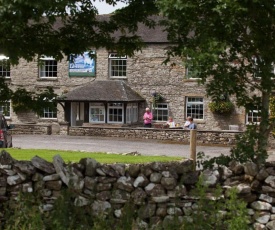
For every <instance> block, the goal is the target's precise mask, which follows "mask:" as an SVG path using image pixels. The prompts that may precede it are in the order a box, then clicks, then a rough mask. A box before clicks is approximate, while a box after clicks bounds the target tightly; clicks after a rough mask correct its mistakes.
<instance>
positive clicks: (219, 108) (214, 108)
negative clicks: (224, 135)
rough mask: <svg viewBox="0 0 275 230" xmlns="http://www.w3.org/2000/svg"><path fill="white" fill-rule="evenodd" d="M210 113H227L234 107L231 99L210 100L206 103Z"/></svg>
mask: <svg viewBox="0 0 275 230" xmlns="http://www.w3.org/2000/svg"><path fill="white" fill-rule="evenodd" d="M208 106H209V109H210V111H211V112H212V113H218V114H229V113H231V112H232V111H233V109H234V104H233V103H232V102H231V101H212V102H210V103H209V104H208Z"/></svg>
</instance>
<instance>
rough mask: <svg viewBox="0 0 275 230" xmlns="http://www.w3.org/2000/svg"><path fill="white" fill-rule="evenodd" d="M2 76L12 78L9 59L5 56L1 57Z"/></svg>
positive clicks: (0, 71) (0, 68)
mask: <svg viewBox="0 0 275 230" xmlns="http://www.w3.org/2000/svg"><path fill="white" fill-rule="evenodd" d="M0 76H2V77H5V78H10V62H9V58H8V57H6V56H3V55H0Z"/></svg>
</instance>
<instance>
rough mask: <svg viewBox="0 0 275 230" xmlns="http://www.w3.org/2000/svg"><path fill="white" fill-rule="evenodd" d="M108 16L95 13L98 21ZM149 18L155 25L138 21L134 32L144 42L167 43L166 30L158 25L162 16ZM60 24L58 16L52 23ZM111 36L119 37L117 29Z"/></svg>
mask: <svg viewBox="0 0 275 230" xmlns="http://www.w3.org/2000/svg"><path fill="white" fill-rule="evenodd" d="M110 16H111V14H103V15H97V18H98V20H99V21H108V20H109V18H110ZM150 18H151V19H153V20H154V21H155V22H156V23H157V25H156V26H155V27H154V28H149V27H147V26H146V25H144V24H142V23H138V30H137V32H136V33H135V34H136V35H138V36H140V38H141V39H142V41H143V42H145V43H169V42H168V39H167V32H166V31H164V27H163V26H161V25H159V22H160V20H161V19H163V17H162V16H159V15H154V16H151V17H150ZM62 25H63V22H62V20H61V19H60V18H58V19H57V21H56V23H55V24H54V28H55V29H58V28H61V27H62ZM113 36H114V37H115V38H119V37H120V36H121V33H120V32H119V31H116V32H115V33H114V34H113Z"/></svg>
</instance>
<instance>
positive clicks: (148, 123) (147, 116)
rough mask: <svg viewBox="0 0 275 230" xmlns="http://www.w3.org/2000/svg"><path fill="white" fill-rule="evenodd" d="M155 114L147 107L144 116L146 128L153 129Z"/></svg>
mask: <svg viewBox="0 0 275 230" xmlns="http://www.w3.org/2000/svg"><path fill="white" fill-rule="evenodd" d="M152 120H153V114H152V112H151V111H150V109H149V108H148V107H147V108H146V109H145V113H144V115H143V121H144V127H145V128H151V127H152Z"/></svg>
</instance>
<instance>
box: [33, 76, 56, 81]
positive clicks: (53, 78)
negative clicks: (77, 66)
mask: <svg viewBox="0 0 275 230" xmlns="http://www.w3.org/2000/svg"><path fill="white" fill-rule="evenodd" d="M57 80H58V79H57V77H40V78H38V79H37V81H57Z"/></svg>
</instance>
